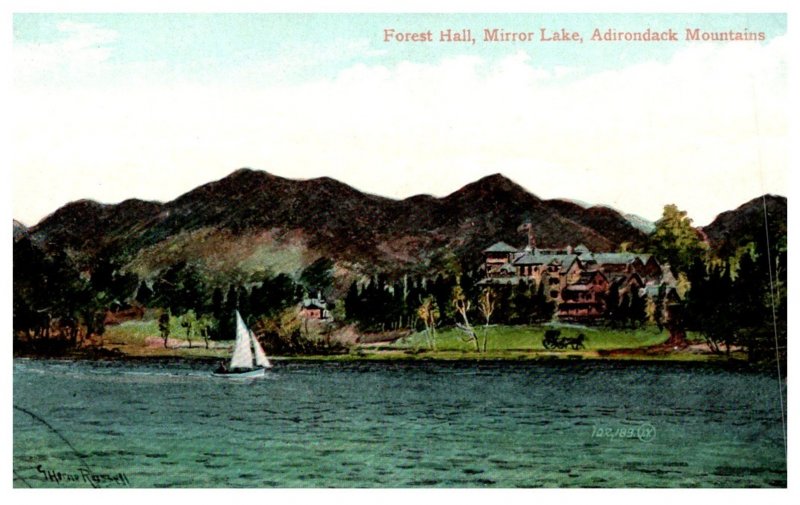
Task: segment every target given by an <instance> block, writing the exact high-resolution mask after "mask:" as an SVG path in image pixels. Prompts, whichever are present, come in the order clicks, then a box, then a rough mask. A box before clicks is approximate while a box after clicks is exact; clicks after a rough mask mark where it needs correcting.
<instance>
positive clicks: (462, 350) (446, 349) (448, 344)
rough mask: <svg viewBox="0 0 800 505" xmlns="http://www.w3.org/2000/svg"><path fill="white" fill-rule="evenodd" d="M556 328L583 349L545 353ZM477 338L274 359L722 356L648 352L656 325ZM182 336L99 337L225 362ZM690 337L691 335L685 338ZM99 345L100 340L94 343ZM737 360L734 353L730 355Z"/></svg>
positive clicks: (130, 352) (410, 339)
mask: <svg viewBox="0 0 800 505" xmlns="http://www.w3.org/2000/svg"><path fill="white" fill-rule="evenodd" d="M548 329H558V330H560V331H561V336H563V337H576V336H577V335H579V334H581V333H582V334H583V335H585V337H586V339H585V341H584V346H585V348H584V349H580V350H572V349H564V350H548V349H545V348H544V346H543V345H542V341H543V339H544V332H545V331H546V330H548ZM477 331H478V333H479V335H480V336H481V338H483V336H484V334H485V335H486V336H487V339H488V341H487V346H486V349H487V350H486V352H477V351H476V350H475V345H474V343H472V342H470V341H465V340H464V338H463V332H461V331H460V330H458V329H457V328H445V329H442V330H440V331H438V332H437V337H436V350H435V351H434V350H431V349H429V347H428V342H427V339H426V337H425V335H424V333H422V332H417V333H412V334H411V335H408V336H406V337H403V338H400V339H398V340H395V341H393V342H382V343H373V344H361V345H355V346H354V347H352V348H351V350H350V352H349V353H346V354H336V355H319V356H317V355H312V356H285V357H278V358H276V359H278V360H281V359H292V360H314V361H352V360H509V361H517V360H553V359H564V360H581V359H601V360H648V361H653V360H657V361H663V360H669V361H720V360H726V359H727V358H725V357H722V356H715V355H713V354H710V353H708V352H703V350H702V349H697V348H694V349H690V350H682V351H675V352H672V351H669V350H663V351H659V352H653V351H652V349H651V347H652V346H655V345H658V344H662V343H663V342H665V341H666V340H667V338H668V334H667V332H666V331H661V332H660V331H658V330H657V329H656V328H655V327H644V328H638V329H613V328H602V327H583V326H576V325H541V326H503V325H498V326H490V327H489V328H487V329H484V328H478V329H477ZM182 334H183V333H182V332H180V331H178V332H175V333H173V334H172V335H173V336H172V337H171V338H170V339H169V342H168V347H166V348H165V347H164V341H163V339H161V338H160V337H159V336H158V323H157V322H156V321H146V320H145V321H128V322H126V323H123V324H120V325H116V326H110V327H108V328H107V329H106V333H105V335H104V336H103V339H102V347H103V348H104V349H108V350H113V351H115V352H118V353H121V355H123V356H125V357H131V358H181V359H226V358H228V357H229V356H230V353H231V351H232V347H233V342H232V341H210V342H209V347H208V348H206V346H205V343H204V342H203V340H202V339H196V340H193V341H192V342H191V343H190V342H189V341H188V340H186V339H185V338H180V336H181V335H182ZM690 338H691V335H690ZM96 343H97V344H100V342H99V341H96ZM733 357H734V358H736V359H740V358H742V356H739V355H738V354H737V355H735V356H733Z"/></svg>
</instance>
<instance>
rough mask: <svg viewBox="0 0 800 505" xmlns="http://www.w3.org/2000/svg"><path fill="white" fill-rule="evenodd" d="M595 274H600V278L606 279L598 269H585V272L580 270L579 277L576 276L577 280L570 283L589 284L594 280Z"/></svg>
mask: <svg viewBox="0 0 800 505" xmlns="http://www.w3.org/2000/svg"><path fill="white" fill-rule="evenodd" d="M597 275H600V276H601V277H602V278H604V279H606V280H608V279H607V278H606V276H605V275H604V274H603V272H601V271H600V270H589V271H586V272H581V275H580V277H578V280H577V281H575V282H574V283H572V285H576V284H583V285H585V284H590V283H591V282H593V281H594V278H595V276H597Z"/></svg>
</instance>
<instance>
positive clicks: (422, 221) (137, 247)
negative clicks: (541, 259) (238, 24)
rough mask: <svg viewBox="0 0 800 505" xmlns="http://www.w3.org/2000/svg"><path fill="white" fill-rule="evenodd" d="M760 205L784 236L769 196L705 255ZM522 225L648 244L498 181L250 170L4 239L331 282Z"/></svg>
mask: <svg viewBox="0 0 800 505" xmlns="http://www.w3.org/2000/svg"><path fill="white" fill-rule="evenodd" d="M764 202H767V203H768V205H769V208H770V209H772V211H773V214H774V215H775V216H776V219H779V218H780V216H781V212H782V223H783V224H782V226H783V227H784V229H785V223H786V199H785V198H784V197H778V196H772V195H767V196H765V197H763V198H758V199H756V200H753V201H752V202H748V203H747V204H745V205H743V206H742V207H739V208H738V209H736V210H733V211H729V212H724V213H722V214H720V215H719V216H718V217H717V219H716V220H715V221H714V222H713V223H711V224H710V225H709V226H707V227H704V228H703V229H702V231H703V232H704V233H705V235H706V236H707V237H708V239H709V241H710V242H712V245H713V246H714V247H722V246H723V245H722V244H725V243H732V242H736V241H737V240H738V237H742V236H744V235H746V234H747V233H751V234H752V233H756V232H755V231H752V229H753V227H756V228H757V226H758V223H756V222H755V220H756V219H757V218H758V216H759V214H758V212H757V211H758V205H763V203H764ZM760 215H761V219H762V221H761V226H763V213H762V214H760ZM634 218H635V216H634ZM525 222H530V223H531V224H532V225H533V230H534V232H535V237H536V244H537V246H539V247H563V246H566V245H568V244H569V245H573V246H575V245H578V244H583V245H585V246H587V247H588V248H589V249H591V250H594V251H612V250H617V249H619V248H620V246H622V245H623V244H625V245H626V247H629V248H631V249H636V248H641V247H644V246H645V244H646V241H647V235H646V233H645V231H643V230H646V229H647V228H648V223H647V222H645V221H643V220H641V218H635V219H631V218H629V217H628V216H627V215H625V214H622V213H620V212H618V211H617V210H614V209H611V208H609V207H604V206H591V207H588V208H587V207H585V206H582V205H579V204H577V203H574V202H572V201H568V200H560V199H553V200H543V199H540V198H538V197H537V196H535V195H534V194H531V193H530V192H528V191H526V190H525V189H524V188H522V187H521V186H519V185H517V184H516V183H514V182H513V181H511V180H509V179H508V178H506V177H504V176H502V175H500V174H495V175H490V176H487V177H484V178H482V179H480V180H478V181H476V182H473V183H471V184H468V185H466V186H464V187H463V188H461V189H459V190H458V191H455V192H454V193H452V194H450V195H447V196H445V197H442V198H436V197H433V196H430V195H417V196H412V197H410V198H406V199H403V200H393V199H390V198H384V197H380V196H376V195H372V194H367V193H363V192H360V191H358V190H356V189H354V188H352V187H350V186H348V185H346V184H343V183H341V182H339V181H336V180H334V179H330V178H327V177H322V178H317V179H310V180H293V179H286V178H282V177H277V176H275V175H271V174H269V173H267V172H263V171H256V170H250V169H241V170H237V171H235V172H233V173H232V174H230V175H229V176H227V177H225V178H223V179H220V180H218V181H214V182H210V183H208V184H205V185H202V186H200V187H198V188H196V189H194V190H192V191H189V192H188V193H185V194H184V195H181V196H180V197H178V198H176V199H175V200H172V201H170V202H166V203H159V202H152V201H143V200H136V199H132V200H126V201H124V202H121V203H119V204H112V205H108V204H100V203H97V202H94V201H90V200H80V201H76V202H72V203H69V204H67V205H65V206H63V207H61V208H60V209H58V210H57V211H55V212H54V213H53V214H51V215H49V216H47V217H46V218H45V219H43V220H42V221H41V222H40V223H38V224H37V225H35V226H33V227H31V228H25V227H24V225H22V224H21V223H19V222H17V221H14V237H15V240H16V239H17V238H18V237H21V236H30V237H31V239H32V241H33V242H34V243H35V244H37V245H38V246H39V247H41V248H42V249H43V250H45V251H49V252H53V251H55V250H65V251H66V252H67V254H69V255H70V256H71V257H72V258H73V259H74V260H75V262H76V263H77V264H78V265H79V266H80V267H81V268H83V269H85V270H91V266H92V264H93V263H94V262H95V261H96V259H97V258H98V257H101V256H103V257H108V258H113V259H114V260H115V262H116V263H117V264H122V265H124V266H125V269H127V270H129V271H133V272H135V273H137V274H138V275H139V276H140V277H143V278H148V277H152V276H154V275H156V274H157V273H158V272H159V271H161V270H163V269H164V268H165V267H167V266H169V265H171V264H173V263H175V262H177V261H182V260H185V261H188V262H193V263H195V264H197V265H198V266H200V267H201V268H203V269H205V270H206V272H208V273H209V274H210V275H212V276H213V275H223V276H224V275H229V274H230V273H231V272H239V273H242V274H245V275H247V274H248V273H252V272H257V271H261V270H270V271H272V272H281V271H282V272H287V273H296V272H297V271H298V270H299V269H301V268H303V267H304V266H306V265H308V264H310V263H312V262H313V261H315V260H316V259H318V258H320V257H327V258H330V259H332V260H333V261H334V263H335V265H336V268H337V270H338V272H337V273H339V274H346V273H353V274H359V275H368V274H374V273H376V272H387V273H400V272H413V271H418V272H431V271H435V270H437V269H440V268H444V267H452V266H453V264H455V263H458V264H460V265H461V266H462V267H470V268H471V266H473V265H476V264H477V263H478V262H479V259H480V256H481V250H483V249H484V248H486V247H487V246H489V245H490V244H492V243H494V242H496V241H499V240H503V241H506V242H509V243H512V244H514V245H522V244H524V243H525V241H526V240H527V237H526V236H525V235H523V233H521V232H519V231H518V228H519V227H520V225H521V224H523V223H525Z"/></svg>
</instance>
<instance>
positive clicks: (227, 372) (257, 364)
mask: <svg viewBox="0 0 800 505" xmlns="http://www.w3.org/2000/svg"><path fill="white" fill-rule="evenodd" d="M268 368H272V364H271V363H270V362H269V359H267V355H266V354H265V353H264V349H263V348H262V347H261V344H259V343H258V339H256V336H255V335H254V334H253V332H252V331H251V330H250V329H249V328H248V327H247V325H246V324H244V321H243V320H242V316H241V315H240V314H239V311H238V310H237V311H236V344H235V345H234V347H233V356H232V357H231V362H230V365H229V366H227V367H225V365H222V366H220V368H218V369H217V370H216V371H215V372H214V373H213V375H214V376H215V377H227V378H237V377H238V378H245V377H259V376H261V375H264V374H265V373H266V371H267V369H268Z"/></svg>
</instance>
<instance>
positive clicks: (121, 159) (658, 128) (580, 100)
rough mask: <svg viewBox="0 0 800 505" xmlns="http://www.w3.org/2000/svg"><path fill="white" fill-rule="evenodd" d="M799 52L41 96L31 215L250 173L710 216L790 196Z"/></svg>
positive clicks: (36, 106) (385, 70)
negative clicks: (501, 180) (514, 185)
mask: <svg viewBox="0 0 800 505" xmlns="http://www.w3.org/2000/svg"><path fill="white" fill-rule="evenodd" d="M79 31H80V30H79ZM80 33H83V35H82V37H85V38H82V39H80V40H83V41H84V42H85V41H86V40H88V38H89V35H87V33H88V34H92V33H94V37H96V38H95V39H94V40H95V44H94V45H92V44H83V45H81V44H78V43H77V42H76V43H75V46H74V48H75V50H73V51H72V53H71V54H73V55H75V54H84V52H88V53H87V54H93V55H94V56H93V57H94V58H95V60H93V61H101V60H100V59H99V58H100V57H101V54H99V53H94V51H95V50H96V49H97V48H96V45H97V37H100V35H99V34H97V33H95V32H93V31H92V29H84V31H82V32H80ZM105 37H106V38H104V39H103V42H100V45H101V49H102V47H103V44H104V43H107V42H110V41H112V40H113V38H111V37H112V35H111V34H105ZM77 38H79V37H77ZM785 57H786V44H785V41H784V40H783V39H782V38H781V39H775V40H773V41H772V42H770V43H769V44H767V45H763V46H761V45H737V44H728V45H721V46H716V45H714V46H712V45H697V46H690V47H688V48H686V49H684V50H682V51H681V52H679V53H678V54H676V56H675V57H674V58H673V59H672V60H671V61H669V62H667V63H654V62H650V63H644V64H639V65H634V66H631V67H627V68H623V69H621V70H618V71H613V72H611V71H609V72H603V73H597V74H594V75H588V76H580V77H575V76H574V74H575V72H571V71H567V70H564V69H556V70H555V71H553V72H550V71H546V70H543V69H540V68H537V67H536V65H535V63H534V62H532V61H531V60H530V59H529V58H528V57H527V55H525V54H524V53H519V54H515V55H512V56H510V57H508V58H506V59H504V60H501V61H499V62H496V63H490V62H487V61H485V60H483V59H480V58H477V57H471V56H470V57H458V58H451V59H445V60H443V61H441V62H439V63H438V64H417V63H409V62H404V63H401V64H398V65H397V66H394V67H385V66H381V65H366V64H357V65H353V66H352V67H350V68H348V69H347V70H345V71H343V72H341V73H340V74H339V75H338V76H337V77H336V78H335V79H329V80H318V81H313V82H308V83H305V84H302V85H298V86H291V87H290V86H270V87H265V88H261V89H259V88H255V87H253V86H244V85H240V84H237V83H235V82H232V83H230V84H229V85H226V86H214V87H211V86H207V87H203V86H199V85H181V86H174V87H166V86H163V85H150V86H139V85H137V86H136V87H133V86H131V87H126V88H125V89H122V88H114V89H109V90H107V91H105V92H103V93H98V92H96V91H89V90H85V89H80V88H77V89H70V88H64V89H61V90H58V92H54V91H53V90H48V91H47V92H43V91H41V90H39V91H37V90H28V91H24V92H20V93H19V94H18V104H19V109H18V110H17V114H16V117H17V128H16V144H17V149H16V152H15V161H14V173H15V190H14V197H15V213H16V217H18V218H21V219H23V220H24V221H27V222H28V223H31V222H33V221H36V220H38V219H39V218H40V217H42V216H43V215H44V214H45V213H47V212H50V211H52V210H54V209H55V207H56V206H57V205H61V204H63V203H65V202H66V201H69V200H72V199H76V198H82V197H92V198H96V199H100V200H102V201H119V200H121V199H124V198H126V197H131V196H138V197H143V198H154V199H162V200H165V199H171V198H174V197H175V196H177V195H178V194H180V193H181V192H183V191H187V190H189V189H191V188H192V187H194V186H196V185H198V184H201V183H204V182H207V181H209V180H211V179H215V178H219V177H221V176H224V175H225V174H227V173H228V172H230V171H232V170H233V169H235V168H238V167H241V166H250V167H254V168H261V169H265V170H268V171H271V172H274V173H277V174H280V175H285V176H290V177H315V176H319V175H330V176H333V177H336V178H339V179H341V180H344V181H346V182H349V183H351V184H353V185H355V186H357V187H359V188H360V189H364V190H368V191H371V192H375V193H379V194H384V195H389V196H395V197H404V196H409V195H411V194H414V193H419V192H428V193H434V194H439V195H442V194H446V193H448V192H450V191H453V190H455V189H457V188H458V187H460V186H461V185H463V184H465V183H467V182H471V181H472V180H475V179H476V178H478V177H480V176H482V175H486V174H488V173H492V172H503V173H505V174H506V175H507V176H509V177H511V178H512V179H514V180H516V181H517V182H519V183H521V184H523V185H524V186H526V187H527V188H529V189H530V190H531V191H533V192H534V193H536V194H538V195H539V196H542V197H547V198H553V197H568V198H575V199H579V200H585V201H590V202H597V203H604V204H610V205H614V206H616V207H618V208H620V209H622V210H624V211H626V212H633V213H637V214H640V215H643V216H645V217H648V218H657V217H658V215H659V214H660V211H661V208H662V207H663V205H664V204H665V203H671V202H674V203H677V204H678V205H679V206H681V207H682V208H686V209H688V210H689V213H690V215H691V216H693V217H694V218H695V221H696V222H697V223H699V224H705V223H707V222H708V221H710V220H711V219H712V218H713V217H714V215H715V214H716V213H717V212H719V211H722V210H726V209H729V208H733V207H735V206H737V205H739V204H741V203H743V202H744V201H745V200H747V199H749V198H752V197H754V196H756V195H758V194H760V193H762V192H777V193H782V194H786V191H787V189H786V188H787V179H786V177H787V175H786V172H787V153H786V142H787V141H786V135H787V128H788V127H787V118H786V114H785V112H784V107H785V104H786V101H787V97H786V92H787V90H786V78H785ZM579 75H580V74H579ZM753 97H755V103H754V98H753ZM756 112H757V119H756ZM759 152H760V154H759ZM759 156H760V159H761V160H762V163H761V166H759V162H758V160H759Z"/></svg>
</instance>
